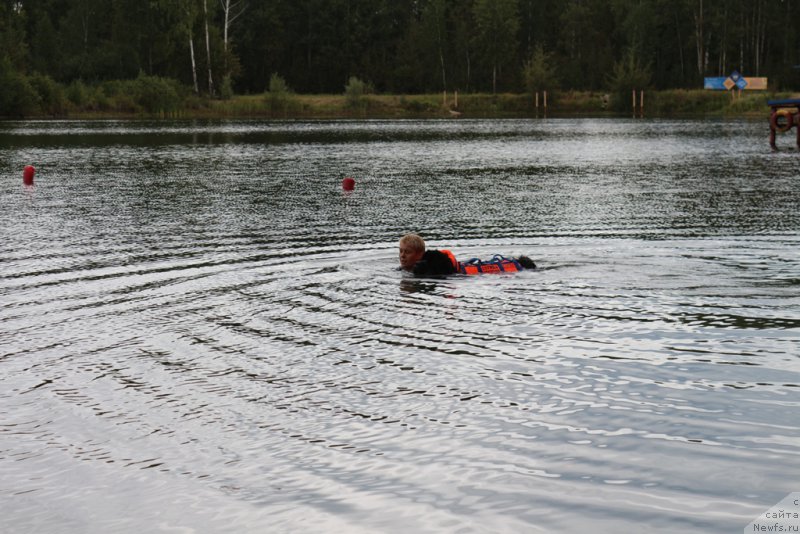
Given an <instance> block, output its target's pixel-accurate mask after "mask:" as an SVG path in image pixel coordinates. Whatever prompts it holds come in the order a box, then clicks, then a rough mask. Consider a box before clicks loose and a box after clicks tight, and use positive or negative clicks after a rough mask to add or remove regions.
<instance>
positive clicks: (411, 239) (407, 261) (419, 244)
mask: <svg viewBox="0 0 800 534" xmlns="http://www.w3.org/2000/svg"><path fill="white" fill-rule="evenodd" d="M423 254H425V241H423V240H422V238H421V237H420V236H418V235H417V234H406V235H404V236H403V237H401V238H400V267H401V268H402V269H404V270H406V271H410V270H411V269H412V268H413V267H414V264H415V263H417V262H418V261H419V260H421V259H422V255H423Z"/></svg>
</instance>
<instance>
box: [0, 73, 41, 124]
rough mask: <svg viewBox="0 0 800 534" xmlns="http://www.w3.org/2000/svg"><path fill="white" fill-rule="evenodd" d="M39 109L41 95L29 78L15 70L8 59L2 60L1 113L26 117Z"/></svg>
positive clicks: (0, 80)
mask: <svg viewBox="0 0 800 534" xmlns="http://www.w3.org/2000/svg"><path fill="white" fill-rule="evenodd" d="M38 110H39V95H38V94H37V93H36V90H35V89H34V88H33V87H32V86H31V84H30V82H29V81H28V79H27V78H26V77H25V76H24V75H22V74H20V73H18V72H16V71H14V70H13V69H12V68H11V63H10V62H9V61H8V60H7V59H6V60H2V61H0V115H2V116H5V117H24V116H26V115H31V114H33V113H36V112H37V111H38Z"/></svg>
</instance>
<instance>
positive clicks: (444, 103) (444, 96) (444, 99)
mask: <svg viewBox="0 0 800 534" xmlns="http://www.w3.org/2000/svg"><path fill="white" fill-rule="evenodd" d="M442 106H444V107H445V108H446V107H447V89H445V90H444V91H443V92H442Z"/></svg>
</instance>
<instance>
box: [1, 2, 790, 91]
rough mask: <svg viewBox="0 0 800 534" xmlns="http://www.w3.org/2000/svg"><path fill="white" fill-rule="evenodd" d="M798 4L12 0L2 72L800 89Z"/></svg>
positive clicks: (210, 80) (262, 84)
mask: <svg viewBox="0 0 800 534" xmlns="http://www.w3.org/2000/svg"><path fill="white" fill-rule="evenodd" d="M798 20H800V0H0V43H2V44H1V46H2V48H0V84H3V83H5V84H8V83H10V82H9V81H8V80H9V79H10V77H13V76H15V75H16V76H18V77H22V79H23V81H24V80H25V79H27V80H29V81H30V83H31V84H33V85H36V84H37V83H38V85H39V86H42V85H46V84H47V83H50V82H51V81H52V82H53V83H56V84H59V85H63V86H68V85H69V84H71V83H74V82H75V81H78V80H79V81H81V82H82V83H85V84H98V83H103V82H107V81H109V80H133V79H136V78H137V77H141V76H147V77H157V78H158V79H165V80H177V81H178V82H180V84H182V85H183V86H185V87H188V88H190V90H191V91H194V92H196V93H197V94H202V95H208V96H215V97H217V96H223V97H224V96H225V95H230V94H232V93H234V92H235V93H238V94H248V93H261V92H263V91H265V90H267V89H268V87H269V83H270V77H271V76H273V75H274V74H277V75H279V76H280V77H281V79H282V80H284V81H285V83H286V84H287V85H288V87H289V88H291V89H292V90H293V91H295V92H298V93H342V92H343V91H344V87H345V84H346V83H347V80H348V79H350V77H353V76H356V77H358V78H359V79H361V80H363V81H364V82H366V84H367V85H368V87H370V88H371V89H372V90H374V91H375V92H378V93H405V94H412V93H426V92H441V91H442V90H447V91H453V90H458V91H462V92H465V93H469V92H519V91H524V90H526V89H528V90H533V89H538V88H539V86H541V88H561V89H564V90H571V89H574V90H601V89H605V88H607V87H608V86H609V84H613V83H615V82H616V83H619V82H620V78H626V77H627V78H629V79H635V80H636V81H635V83H636V84H638V85H639V86H643V85H646V86H648V87H651V88H655V89H668V88H699V87H701V86H702V80H703V77H704V76H721V75H727V74H729V73H730V72H731V71H733V70H734V69H736V70H738V71H740V72H741V73H742V74H743V75H745V76H767V77H769V83H770V88H771V89H782V90H787V89H792V88H794V87H798V86H800V71H799V70H798V68H800V65H798V64H800V57H798V56H799V55H800V30H798V29H796V28H795V26H797V25H796V24H794V23H795V22H796V21H798Z"/></svg>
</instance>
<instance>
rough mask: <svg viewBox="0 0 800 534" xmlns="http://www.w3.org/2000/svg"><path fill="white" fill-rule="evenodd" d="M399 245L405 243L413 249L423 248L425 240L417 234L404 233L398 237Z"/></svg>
mask: <svg viewBox="0 0 800 534" xmlns="http://www.w3.org/2000/svg"><path fill="white" fill-rule="evenodd" d="M400 245H407V246H409V247H411V248H412V249H414V250H425V240H423V239H422V238H421V237H420V236H418V235H417V234H406V235H404V236H403V237H401V238H400Z"/></svg>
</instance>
